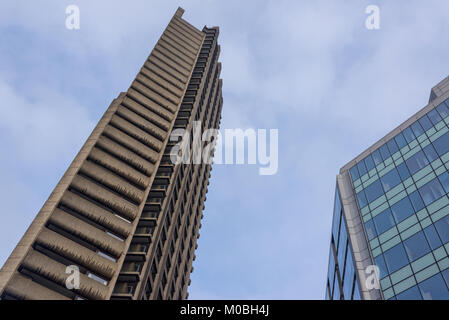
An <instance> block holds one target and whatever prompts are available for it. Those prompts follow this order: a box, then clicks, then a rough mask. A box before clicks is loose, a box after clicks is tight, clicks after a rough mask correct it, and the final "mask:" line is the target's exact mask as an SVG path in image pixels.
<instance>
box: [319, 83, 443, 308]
mask: <svg viewBox="0 0 449 320" xmlns="http://www.w3.org/2000/svg"><path fill="white" fill-rule="evenodd" d="M448 171H449V77H448V78H446V79H444V80H443V81H442V82H440V83H439V84H438V85H437V86H435V87H434V88H433V89H432V91H431V95H430V101H429V104H428V105H427V106H426V107H424V108H423V109H422V110H420V111H419V112H418V113H416V114H415V115H413V116H412V117H411V118H409V119H408V120H407V121H405V122H404V123H403V124H401V125H400V126H399V127H398V128H396V129H395V130H393V131H392V132H390V133H389V134H388V135H387V136H385V137H384V138H383V139H381V140H380V141H378V142H377V143H375V144H374V145H373V146H372V147H370V148H369V149H368V150H366V151H365V152H363V153H362V154H361V155H359V156H358V157H356V158H355V159H354V160H352V161H351V162H349V163H348V164H347V165H345V166H344V167H343V168H342V169H341V170H340V174H339V175H338V176H337V187H336V193H335V205H334V216H333V225H332V237H331V246H330V256H329V271H328V281H327V287H326V299H333V300H339V299H345V300H346V299H389V300H395V299H397V300H411V299H413V300H415V299H417V300H421V299H449V197H448V196H449V172H448ZM371 266H377V267H378V269H377V270H378V271H379V275H378V278H377V279H378V280H379V281H378V282H373V281H372V279H373V275H374V276H375V275H376V272H373V270H374V269H373V268H372V267H371ZM373 283H374V285H373ZM376 284H378V285H376Z"/></svg>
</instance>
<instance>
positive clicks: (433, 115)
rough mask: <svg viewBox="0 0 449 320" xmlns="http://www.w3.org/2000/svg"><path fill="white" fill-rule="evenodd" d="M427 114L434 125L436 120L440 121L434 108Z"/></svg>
mask: <svg viewBox="0 0 449 320" xmlns="http://www.w3.org/2000/svg"><path fill="white" fill-rule="evenodd" d="M427 116H428V117H429V119H430V121H431V122H432V123H433V125H436V124H437V123H438V122H440V121H441V120H442V119H441V117H440V115H439V114H438V112H437V111H436V110H435V109H433V110H432V111H429V113H428V114H427Z"/></svg>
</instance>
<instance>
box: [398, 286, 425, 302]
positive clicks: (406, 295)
mask: <svg viewBox="0 0 449 320" xmlns="http://www.w3.org/2000/svg"><path fill="white" fill-rule="evenodd" d="M396 299H398V300H422V297H421V293H420V292H419V289H418V287H417V286H414V287H411V288H410V289H408V290H405V291H404V292H401V293H400V294H398V295H397V296H396Z"/></svg>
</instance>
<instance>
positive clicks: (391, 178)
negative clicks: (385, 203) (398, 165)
mask: <svg viewBox="0 0 449 320" xmlns="http://www.w3.org/2000/svg"><path fill="white" fill-rule="evenodd" d="M380 181H381V182H382V186H383V187H384V190H385V192H388V191H389V190H391V189H393V188H394V187H395V186H397V185H398V184H399V183H400V182H401V178H400V177H399V174H398V171H397V170H396V169H393V170H391V171H390V172H388V173H387V174H386V175H384V176H382V177H381V178H380Z"/></svg>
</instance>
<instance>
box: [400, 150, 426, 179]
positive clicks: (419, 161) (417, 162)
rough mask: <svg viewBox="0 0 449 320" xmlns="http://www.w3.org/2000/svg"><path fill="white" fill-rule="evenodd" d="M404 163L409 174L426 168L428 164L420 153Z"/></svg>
mask: <svg viewBox="0 0 449 320" xmlns="http://www.w3.org/2000/svg"><path fill="white" fill-rule="evenodd" d="M405 163H406V164H407V167H408V169H409V170H410V173H411V174H415V173H416V172H418V171H419V170H421V169H422V168H424V167H425V166H427V165H428V164H429V161H428V160H427V158H426V156H425V155H424V153H423V152H422V151H420V152H418V153H416V154H415V155H413V156H412V157H411V158H409V159H407V160H405Z"/></svg>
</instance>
